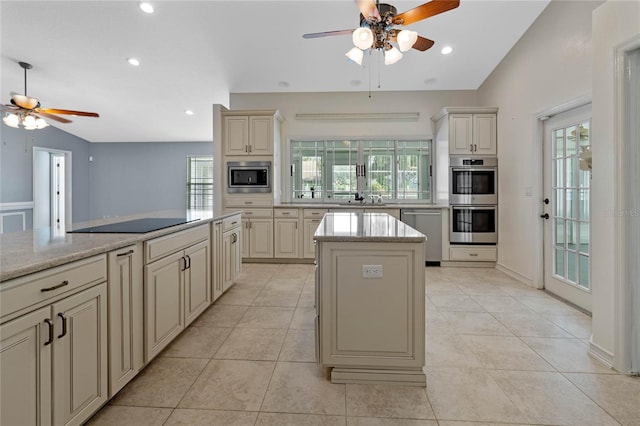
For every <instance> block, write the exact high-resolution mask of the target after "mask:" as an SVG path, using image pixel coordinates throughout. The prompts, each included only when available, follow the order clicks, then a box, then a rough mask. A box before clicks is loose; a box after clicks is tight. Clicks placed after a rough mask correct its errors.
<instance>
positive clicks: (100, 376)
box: [51, 283, 107, 425]
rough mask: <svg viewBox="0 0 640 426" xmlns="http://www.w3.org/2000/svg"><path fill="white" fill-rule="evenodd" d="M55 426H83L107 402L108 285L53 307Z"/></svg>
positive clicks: (98, 286) (68, 298)
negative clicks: (71, 425)
mask: <svg viewBox="0 0 640 426" xmlns="http://www.w3.org/2000/svg"><path fill="white" fill-rule="evenodd" d="M51 312H52V318H53V320H54V324H55V333H54V334H55V338H54V341H53V376H52V377H53V413H54V424H56V425H67V424H74V425H76V424H82V423H83V422H84V421H85V420H86V419H87V418H88V417H89V416H90V415H91V414H93V413H94V412H95V411H96V410H97V409H98V408H100V406H101V405H102V404H103V403H104V402H106V401H107V285H106V283H103V284H99V285H97V286H95V287H91V288H89V289H87V290H84V291H82V292H80V293H78V294H75V295H73V296H70V297H67V298H66V299H62V300H61V301H60V302H57V303H54V304H53V305H52V311H51Z"/></svg>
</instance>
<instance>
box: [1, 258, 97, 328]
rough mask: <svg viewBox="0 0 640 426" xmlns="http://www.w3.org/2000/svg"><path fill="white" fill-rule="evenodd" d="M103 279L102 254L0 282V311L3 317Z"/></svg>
mask: <svg viewBox="0 0 640 426" xmlns="http://www.w3.org/2000/svg"><path fill="white" fill-rule="evenodd" d="M106 279H107V257H106V255H104V254H101V255H99V256H94V257H90V258H87V259H83V260H78V261H76V262H72V263H68V264H66V265H62V266H57V267H55V268H51V269H47V270H46V271H42V272H36V273H35V274H31V275H27V276H24V277H20V278H16V279H13V280H9V281H6V282H4V283H2V288H1V292H0V295H1V297H0V310H1V311H2V316H3V317H4V316H6V315H9V314H11V313H13V312H16V311H18V310H21V309H24V308H27V307H29V306H32V305H36V304H38V303H41V302H46V301H48V300H50V299H54V298H55V297H56V296H59V295H61V294H65V293H70V292H72V291H73V290H75V289H77V288H79V287H82V286H84V285H86V284H92V283H93V284H98V283H100V282H102V281H106Z"/></svg>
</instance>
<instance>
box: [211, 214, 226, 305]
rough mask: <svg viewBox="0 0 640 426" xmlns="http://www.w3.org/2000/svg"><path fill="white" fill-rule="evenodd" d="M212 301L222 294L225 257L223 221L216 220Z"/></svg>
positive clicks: (212, 248)
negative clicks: (223, 251)
mask: <svg viewBox="0 0 640 426" xmlns="http://www.w3.org/2000/svg"><path fill="white" fill-rule="evenodd" d="M211 251H212V256H211V258H212V259H213V261H212V262H211V288H212V293H211V298H212V299H211V301H212V302H213V301H215V300H216V299H218V297H220V296H222V270H223V260H222V259H223V257H222V222H216V223H214V224H213V227H212V233H211Z"/></svg>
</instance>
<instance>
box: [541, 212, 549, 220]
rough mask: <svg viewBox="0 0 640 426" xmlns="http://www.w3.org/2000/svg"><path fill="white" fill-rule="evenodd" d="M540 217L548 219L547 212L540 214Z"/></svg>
mask: <svg viewBox="0 0 640 426" xmlns="http://www.w3.org/2000/svg"><path fill="white" fill-rule="evenodd" d="M540 217H541V218H543V219H544V220H547V219H549V213H545V214H541V215H540Z"/></svg>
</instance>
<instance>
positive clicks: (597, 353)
mask: <svg viewBox="0 0 640 426" xmlns="http://www.w3.org/2000/svg"><path fill="white" fill-rule="evenodd" d="M589 355H591V356H592V357H594V358H595V359H597V360H598V361H600V362H602V363H603V364H604V365H606V366H607V367H609V368H611V369H613V354H612V353H611V352H609V351H608V350H606V349H604V348H603V347H601V346H599V345H597V344H596V343H593V337H592V338H591V339H589Z"/></svg>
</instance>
